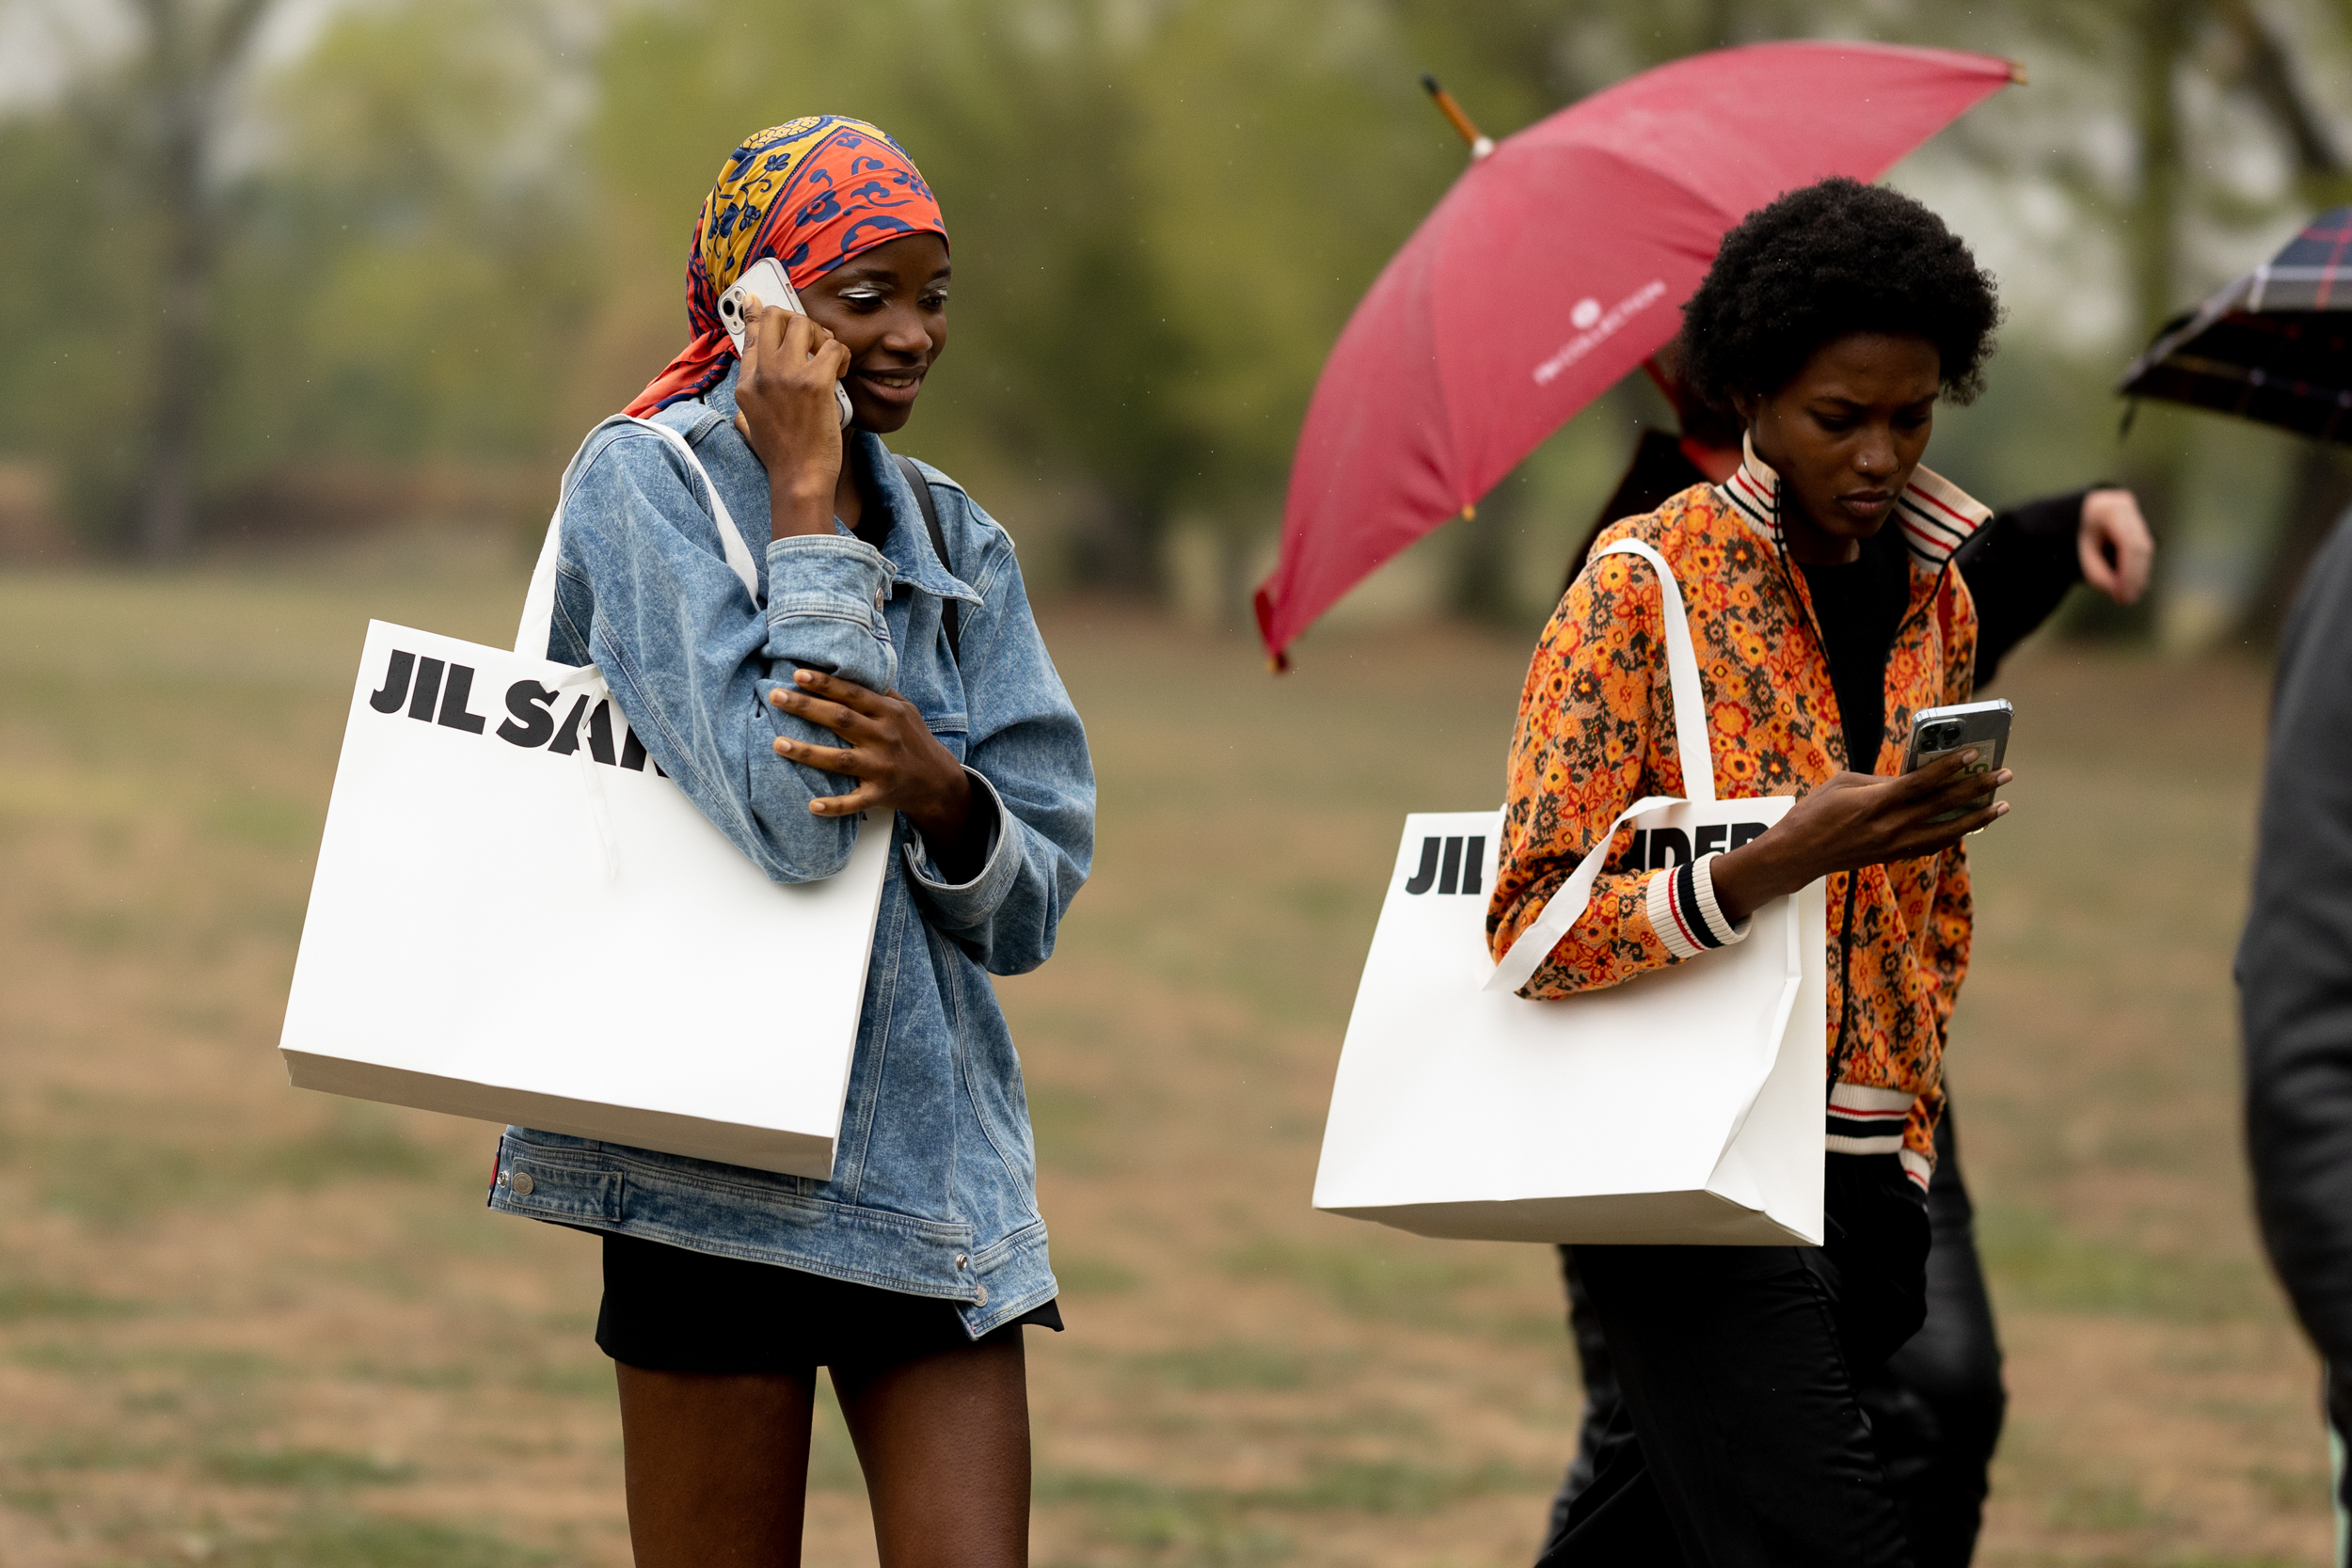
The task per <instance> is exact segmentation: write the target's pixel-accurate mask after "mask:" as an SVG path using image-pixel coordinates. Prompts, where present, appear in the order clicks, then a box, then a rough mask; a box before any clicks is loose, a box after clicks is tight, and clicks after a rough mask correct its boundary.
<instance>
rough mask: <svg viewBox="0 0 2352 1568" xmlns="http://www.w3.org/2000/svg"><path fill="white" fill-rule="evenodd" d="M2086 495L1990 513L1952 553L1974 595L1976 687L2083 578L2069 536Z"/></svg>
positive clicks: (2078, 493) (2077, 522)
mask: <svg viewBox="0 0 2352 1568" xmlns="http://www.w3.org/2000/svg"><path fill="white" fill-rule="evenodd" d="M2089 494H2090V491H2087V490H2076V491H2074V492H2071V493H2069V494H2067V495H2063V496H2045V497H2043V498H2042V499H2040V500H2031V501H2027V502H2026V504H2025V505H2023V506H2014V507H2010V509H2009V510H2008V511H2006V512H1996V513H1994V515H1992V516H1991V517H1990V518H1989V519H1987V520H1986V522H1985V524H1984V526H1983V527H1981V528H1979V529H1978V530H1977V531H1976V532H1974V533H1972V534H1970V535H1969V536H1968V538H1967V540H1966V542H1965V543H1963V545H1962V546H1960V548H1959V549H1957V550H1955V551H1953V552H1952V565H1953V566H1954V567H1955V568H1956V569H1957V570H1958V571H1959V573H1960V575H1961V578H1962V580H1963V581H1964V582H1966V583H1967V584H1968V592H1969V594H1970V595H1971V596H1972V597H1974V598H1975V599H1976V601H1977V669H1976V680H1975V683H1974V684H1975V685H1976V686H1979V687H1981V686H1984V685H1986V684H1988V683H1989V682H1990V681H1991V680H1992V679H1993V676H1994V672H1996V671H1998V670H1999V669H2000V667H2001V660H2003V659H2004V658H2007V657H2009V654H2010V649H2012V648H2014V647H2016V646H2017V644H2018V643H2020V642H2023V641H2025V640H2026V638H2027V637H2028V636H2030V635H2031V634H2032V633H2033V631H2034V629H2035V628H2036V627H2038V626H2041V625H2042V622H2044V621H2046V620H2048V619H2049V618H2050V614H2051V612H2052V611H2053V610H2057V609H2058V605H2059V604H2060V603H2061V602H2062V601H2063V600H2064V599H2065V597H2066V595H2067V594H2068V593H2069V592H2071V591H2072V590H2073V588H2074V585H2075V584H2076V583H2078V582H2080V581H2081V580H2082V566H2081V562H2080V559H2079V557H2078V555H2077V552H2076V550H2075V548H2074V540H2075V535H2076V534H2077V533H2078V532H2079V531H2080V530H2081V526H2082V511H2083V498H2084V497H2086V496H2088V495H2089Z"/></svg>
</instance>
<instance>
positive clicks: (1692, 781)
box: [1599, 539, 1715, 803]
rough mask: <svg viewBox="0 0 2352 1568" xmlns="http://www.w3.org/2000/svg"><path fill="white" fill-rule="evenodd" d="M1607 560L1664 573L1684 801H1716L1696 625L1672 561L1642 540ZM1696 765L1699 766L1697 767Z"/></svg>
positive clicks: (1619, 545)
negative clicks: (1620, 558) (1623, 558)
mask: <svg viewBox="0 0 2352 1568" xmlns="http://www.w3.org/2000/svg"><path fill="white" fill-rule="evenodd" d="M1599 553H1600V554H1602V555H1638V556H1640V557H1641V558H1642V559H1643V560H1645V561H1646V562H1649V563H1650V565H1651V566H1652V567H1653V568H1654V569H1656V571H1657V573H1658V594H1659V597H1660V598H1661V599H1662V600H1663V601H1664V603H1663V604H1661V606H1660V607H1659V608H1660V610H1661V614H1660V617H1659V619H1661V621H1663V622H1664V623H1665V626H1666V685H1667V688H1668V689H1669V690H1671V691H1672V692H1673V693H1674V708H1675V749H1676V750H1677V752H1680V753H1681V755H1682V790H1683V798H1684V799H1686V800H1693V801H1698V802H1701V803H1704V802H1707V801H1710V800H1714V799H1715V750H1714V747H1713V746H1712V745H1710V744H1709V743H1708V738H1707V694H1706V692H1705V691H1704V690H1702V689H1700V686H1699V661H1698V656H1697V655H1696V654H1695V653H1693V652H1692V647H1691V621H1690V617H1689V616H1688V615H1686V614H1684V613H1683V609H1682V588H1681V586H1680V585H1679V584H1678V583H1677V582H1676V581H1675V574H1674V568H1673V567H1671V566H1668V565H1667V564H1666V558H1665V557H1664V556H1662V555H1660V554H1659V553H1658V551H1657V550H1655V549H1653V548H1652V547H1651V546H1648V545H1646V544H1645V543H1643V542H1642V541H1641V540H1639V539H1620V540H1618V541H1617V542H1616V543H1615V544H1613V545H1611V546H1608V547H1607V548H1606V549H1603V550H1602V551H1600V552H1599ZM1693 764H1695V766H1693Z"/></svg>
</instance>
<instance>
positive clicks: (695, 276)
mask: <svg viewBox="0 0 2352 1568" xmlns="http://www.w3.org/2000/svg"><path fill="white" fill-rule="evenodd" d="M925 233H929V234H936V235H938V236H939V237H940V239H941V240H943V241H945V240H946V238H947V226H946V223H945V222H944V221H943V220H942V219H941V217H940V215H939V202H938V199H937V198H934V197H933V196H932V195H931V188H930V186H929V185H927V184H925V183H924V182H923V176H922V174H921V173H920V172H919V171H918V170H917V169H916V168H915V166H914V160H913V159H911V158H909V157H908V156H907V155H906V153H905V151H904V150H902V149H900V147H899V146H898V143H897V142H894V141H892V140H891V139H890V138H889V137H888V136H886V135H883V134H882V132H881V131H880V130H878V129H876V128H875V127H874V126H871V125H868V124H866V121H864V120H862V119H846V118H844V117H843V116H840V115H810V116H808V117H806V118H804V119H794V120H787V121H786V122H785V123H784V124H782V125H771V126H770V127H769V128H768V129H767V130H765V131H762V132H760V133H759V134H758V135H755V136H754V137H752V138H751V139H750V140H749V141H747V142H745V143H744V144H743V145H742V146H740V147H739V148H737V149H736V150H734V152H732V153H731V154H729V155H728V157H727V162H726V166H725V167H724V168H722V169H721V170H720V171H719V182H718V183H717V184H716V185H714V186H712V187H711V190H710V195H709V197H708V198H707V199H706V200H705V201H704V202H703V210H702V215H701V216H700V217H698V218H696V219H695V220H694V248H693V250H692V253H691V254H690V255H689V256H688V258H687V261H686V317H687V321H688V323H689V324H690V325H692V327H693V329H694V341H692V342H691V343H689V344H687V345H686V347H685V349H684V350H683V351H682V352H681V353H680V354H679V355H678V356H677V357H676V358H675V359H673V360H671V361H670V363H669V365H668V367H667V368H666V369H664V370H663V371H662V372H661V373H660V375H658V376H655V377H654V378H653V380H651V381H649V382H647V383H646V384H645V389H644V391H642V392H640V393H638V394H637V397H636V400H635V401H634V402H632V403H631V404H629V405H628V412H629V413H630V414H631V415H633V416H635V417H637V418H640V419H642V418H644V416H645V415H647V414H650V413H652V412H653V411H654V410H655V409H657V408H664V407H667V406H668V405H669V404H673V403H675V402H677V401H678V400H679V399H681V398H694V397H700V396H701V395H702V394H703V393H705V392H707V391H708V390H709V389H710V388H712V387H715V386H717V385H718V383H719V378H720V377H721V376H723V375H724V374H725V373H726V368H727V361H728V360H729V359H732V358H733V357H734V356H735V344H734V343H733V342H732V341H729V339H728V337H727V332H726V328H725V327H724V326H722V325H720V323H719V296H720V295H721V294H723V293H726V292H727V290H728V289H729V288H731V287H733V286H734V283H735V280H736V279H737V278H739V277H742V276H743V274H744V272H745V270H746V269H748V268H749V267H750V266H751V264H752V263H753V262H755V261H758V260H759V259H760V258H762V257H765V256H772V257H774V258H775V259H776V261H778V262H779V263H780V264H781V265H782V266H783V268H784V273H785V276H786V277H789V278H790V279H792V287H793V288H795V289H805V288H807V287H808V286H809V285H810V284H811V283H814V282H816V281H817V279H818V278H820V277H824V276H825V274H827V273H829V272H831V271H833V269H834V268H835V267H837V266H840V265H841V264H842V263H843V262H845V261H850V260H851V259H852V258H855V257H858V256H861V255H864V254H865V253H866V251H869V250H871V249H873V248H874V247H875V246H876V245H887V244H889V243H890V242H891V241H892V240H895V239H898V238H900V237H901V236H903V235H907V234H925Z"/></svg>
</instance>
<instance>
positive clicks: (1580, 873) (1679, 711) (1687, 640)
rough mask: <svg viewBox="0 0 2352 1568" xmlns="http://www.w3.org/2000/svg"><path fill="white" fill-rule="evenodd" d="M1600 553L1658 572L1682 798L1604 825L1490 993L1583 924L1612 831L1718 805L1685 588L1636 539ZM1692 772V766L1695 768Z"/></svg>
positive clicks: (1527, 971) (1648, 803)
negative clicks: (1680, 809) (1664, 813)
mask: <svg viewBox="0 0 2352 1568" xmlns="http://www.w3.org/2000/svg"><path fill="white" fill-rule="evenodd" d="M1599 553H1600V554H1602V555H1638V556H1640V557H1641V558H1642V559H1643V560H1645V561H1646V562H1649V563H1650V565H1651V566H1652V567H1653V568H1655V569H1656V571H1657V573H1658V593H1659V596H1660V598H1661V600H1662V601H1663V602H1662V604H1661V606H1660V609H1661V617H1660V618H1661V620H1662V621H1663V622H1664V623H1665V629H1666V684H1667V687H1668V689H1670V690H1671V691H1672V692H1673V695H1674V709H1675V746H1676V749H1677V751H1678V752H1680V753H1681V757H1682V787H1683V788H1684V789H1685V790H1686V791H1687V792H1688V793H1687V794H1686V795H1682V796H1675V795H1645V796H1644V797H1643V798H1642V799H1641V800H1636V801H1634V802H1633V803H1632V804H1631V805H1629V806H1628V807H1626V808H1625V810H1623V811H1621V812H1619V813H1618V814H1617V819H1616V820H1615V821H1614V822H1612V823H1610V824H1609V831H1608V832H1605V833H1602V834H1601V835H1600V837H1599V838H1598V839H1597V840H1596V841H1595V842H1594V845H1593V847H1592V850H1591V852H1590V853H1588V854H1587V855H1586V856H1585V857H1584V858H1583V859H1582V860H1581V861H1580V862H1578V863H1577V867H1576V869H1575V871H1573V872H1571V873H1570V874H1569V876H1568V879H1567V880H1566V881H1565V882H1563V883H1561V884H1560V890H1559V891H1558V892H1557V893H1554V894H1553V895H1551V897H1550V898H1549V899H1548V900H1546V902H1545V904H1544V907H1543V909H1542V910H1540V911H1537V913H1536V915H1535V918H1534V920H1533V921H1531V922H1529V923H1528V926H1527V927H1526V928H1525V929H1524V930H1522V931H1520V932H1519V935H1518V941H1516V942H1512V943H1511V950H1510V951H1509V952H1507V953H1505V954H1503V956H1502V962H1501V963H1499V964H1497V965H1495V972H1494V974H1491V975H1489V976H1488V977H1487V979H1486V987H1485V988H1484V989H1486V990H1499V991H1516V990H1518V989H1519V988H1520V987H1521V986H1523V985H1525V984H1527V982H1528V980H1529V979H1530V978H1531V977H1533V976H1534V973H1535V970H1536V968H1537V966H1539V965H1540V964H1542V962H1543V961H1544V959H1545V958H1546V957H1548V956H1549V954H1550V952H1551V950H1552V949H1553V948H1554V947H1556V946H1558V945H1559V944H1560V939H1561V938H1562V937H1565V936H1566V935H1567V934H1568V931H1569V928H1570V927H1573V926H1575V924H1576V923H1577V921H1578V920H1579V919H1581V918H1582V916H1583V913H1584V906H1585V905H1587V904H1589V903H1591V902H1592V898H1593V883H1594V881H1595V880H1596V879H1598V878H1599V876H1600V868H1601V864H1602V863H1603V862H1605V861H1606V860H1607V859H1608V858H1609V846H1610V844H1611V843H1612V842H1613V840H1614V839H1615V838H1616V836H1617V830H1618V829H1619V828H1622V827H1624V826H1625V825H1626V823H1628V822H1629V821H1630V820H1632V819H1633V818H1634V817H1637V816H1643V815H1645V813H1648V812H1653V811H1656V810H1658V809H1659V808H1660V807H1661V806H1678V805H1681V804H1683V803H1684V801H1685V800H1690V801H1693V802H1698V803H1701V804H1708V803H1712V802H1713V800H1714V799H1715V752H1714V748H1713V747H1712V746H1711V745H1710V744H1709V743H1708V735H1707V702H1706V699H1705V698H1704V697H1703V696H1702V695H1701V693H1700V689H1699V661H1698V657H1697V655H1696V654H1694V653H1693V652H1692V648H1691V622H1690V617H1689V616H1688V615H1687V614H1685V613H1684V611H1683V609H1682V590H1681V588H1680V587H1679V586H1678V585H1677V583H1676V581H1675V574H1674V568H1673V567H1671V566H1669V565H1667V564H1666V558H1665V557H1664V556H1662V555H1660V554H1659V553H1658V552H1657V551H1656V550H1655V549H1653V548H1651V547H1650V546H1648V545H1646V544H1645V543H1643V542H1642V541H1641V540H1639V539H1620V540H1618V541H1617V542H1616V543H1615V544H1613V545H1611V546H1608V547H1607V548H1605V549H1603V550H1601V551H1600V552H1599ZM1694 761H1695V762H1696V764H1697V766H1696V767H1693V766H1692V763H1693V762H1694Z"/></svg>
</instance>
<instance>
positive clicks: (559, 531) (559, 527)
mask: <svg viewBox="0 0 2352 1568" xmlns="http://www.w3.org/2000/svg"><path fill="white" fill-rule="evenodd" d="M629 423H631V424H641V425H644V427H645V428H646V429H647V430H650V431H652V432H653V433H654V434H655V435H657V436H661V437H662V438H663V439H665V440H667V441H668V442H669V443H670V444H671V445H672V446H674V447H675V448H677V450H678V453H679V455H681V456H683V457H684V458H685V459H686V466H687V467H689V468H691V469H692V470H693V471H694V473H695V475H696V476H697V477H698V478H700V479H701V480H702V482H703V492H704V494H706V495H707V496H708V497H709V498H710V515H711V517H712V519H713V520H714V521H715V522H717V524H718V525H719V548H720V550H721V551H722V552H723V553H724V554H725V556H726V559H727V567H728V569H729V570H731V571H732V572H734V573H735V575H736V577H737V578H740V579H741V581H742V584H743V592H744V593H746V594H750V595H751V596H752V603H754V604H757V603H759V567H758V564H757V563H756V562H754V561H753V560H752V547H751V545H750V544H749V543H748V542H747V541H745V539H744V537H743V531H742V530H741V529H740V528H739V527H737V526H736V522H735V515H734V514H733V513H731V512H729V511H728V510H727V503H726V501H725V499H723V497H721V496H720V494H719V487H718V485H716V484H714V483H711V480H710V470H709V469H707V468H706V467H703V460H702V459H701V458H700V457H698V456H696V455H695V453H694V448H693V444H692V443H691V442H690V441H688V440H687V439H686V437H685V436H681V435H679V434H678V433H677V432H676V431H675V430H672V429H671V428H670V427H669V426H668V425H666V424H659V423H657V422H655V421H654V420H637V419H632V420H629ZM563 533H564V503H563V501H562V500H561V499H558V500H557V502H556V505H555V515H554V516H553V517H551V518H549V519H548V536H547V539H546V541H545V543H543V544H541V545H540V546H539V563H538V564H537V565H536V566H534V567H532V570H531V588H530V591H529V592H527V593H526V594H523V618H522V624H521V626H518V627H517V628H516V632H515V651H516V653H518V654H528V655H529V656H530V657H532V658H545V657H548V632H549V630H550V628H551V627H552V626H554V624H555V559H556V556H557V554H558V551H559V547H560V545H561V542H562V539H563Z"/></svg>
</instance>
